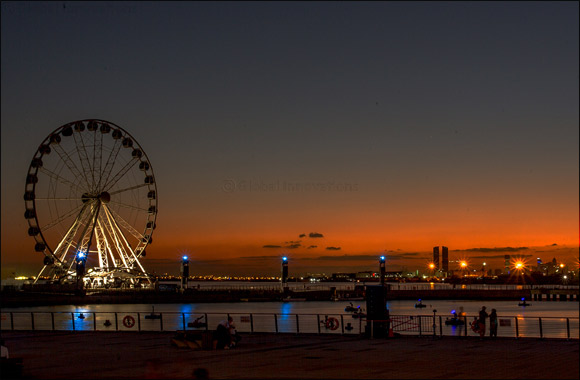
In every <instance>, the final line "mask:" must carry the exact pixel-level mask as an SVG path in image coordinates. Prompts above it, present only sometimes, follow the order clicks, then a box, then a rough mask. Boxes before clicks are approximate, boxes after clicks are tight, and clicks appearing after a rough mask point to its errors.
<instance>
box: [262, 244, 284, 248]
mask: <svg viewBox="0 0 580 380" xmlns="http://www.w3.org/2000/svg"><path fill="white" fill-rule="evenodd" d="M262 248H282V246H281V245H272V244H267V245H264V246H263V247H262Z"/></svg>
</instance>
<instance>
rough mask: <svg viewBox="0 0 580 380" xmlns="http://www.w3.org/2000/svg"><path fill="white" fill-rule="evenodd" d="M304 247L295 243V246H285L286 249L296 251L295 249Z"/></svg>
mask: <svg viewBox="0 0 580 380" xmlns="http://www.w3.org/2000/svg"><path fill="white" fill-rule="evenodd" d="M300 247H302V244H300V243H293V244H289V245H285V246H284V248H289V249H295V248H300Z"/></svg>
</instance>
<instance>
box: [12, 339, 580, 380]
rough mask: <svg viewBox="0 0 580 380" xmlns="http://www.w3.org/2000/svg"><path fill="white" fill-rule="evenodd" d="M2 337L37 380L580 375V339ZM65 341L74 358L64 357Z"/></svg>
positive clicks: (26, 373)
mask: <svg viewBox="0 0 580 380" xmlns="http://www.w3.org/2000/svg"><path fill="white" fill-rule="evenodd" d="M2 336H3V338H4V339H5V340H6V344H7V346H8V347H9V349H10V356H11V357H14V358H16V357H20V358H22V359H23V370H22V372H23V373H22V375H23V378H36V379H38V378H52V379H78V378H83V379H94V378H100V379H145V378H167V379H192V378H194V376H193V371H195V370H196V369H198V368H204V369H205V370H206V371H207V373H208V375H209V378H210V379H233V378H236V379H242V378H244V379H256V378H257V379H282V378H286V379H355V378H361V379H435V378H441V379H577V378H578V371H579V364H578V341H564V340H541V341H540V340H537V339H520V340H516V339H503V338H498V339H496V340H491V339H486V340H484V341H480V340H479V338H477V337H474V338H468V339H464V338H453V337H443V338H441V339H432V338H431V337H403V338H397V339H374V340H370V339H360V338H359V337H355V336H330V335H295V334H243V338H242V341H241V342H240V344H239V346H238V347H236V348H235V349H233V350H212V351H206V350H192V349H188V348H178V347H174V346H172V345H171V343H170V341H171V339H172V337H173V336H174V333H172V332H142V333H138V334H131V333H123V332H80V333H79V332H76V333H74V332H57V333H54V332H25V331H14V332H3V333H2ZM55 347H58V353H59V355H61V356H62V357H63V358H66V360H55V359H54V355H53V354H54V350H55ZM111 347H115V350H111ZM87 358H90V360H87ZM477 358H485V361H486V362H488V363H492V364H490V365H486V366H479V365H477V360H478V359H477Z"/></svg>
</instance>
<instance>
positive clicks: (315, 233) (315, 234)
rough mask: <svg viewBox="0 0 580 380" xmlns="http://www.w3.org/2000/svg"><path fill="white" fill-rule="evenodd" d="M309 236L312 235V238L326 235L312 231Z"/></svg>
mask: <svg viewBox="0 0 580 380" xmlns="http://www.w3.org/2000/svg"><path fill="white" fill-rule="evenodd" d="M308 237H311V238H322V237H324V235H322V234H319V233H318V232H311V233H309V234H308Z"/></svg>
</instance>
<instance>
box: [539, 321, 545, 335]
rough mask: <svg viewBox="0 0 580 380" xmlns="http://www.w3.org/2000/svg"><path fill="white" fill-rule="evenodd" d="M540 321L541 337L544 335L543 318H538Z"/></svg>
mask: <svg viewBox="0 0 580 380" xmlns="http://www.w3.org/2000/svg"><path fill="white" fill-rule="evenodd" d="M538 322H539V323H540V339H542V338H543V337H544V332H543V331H542V318H538Z"/></svg>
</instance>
